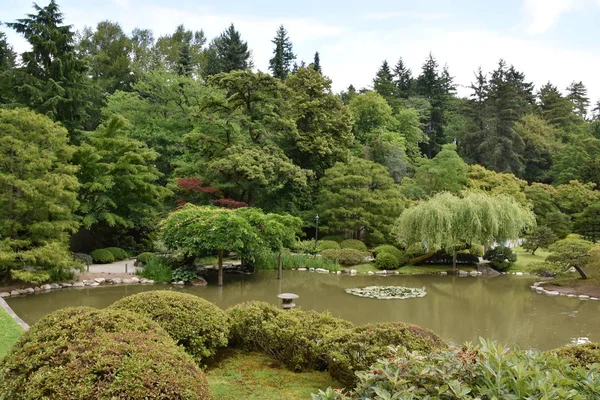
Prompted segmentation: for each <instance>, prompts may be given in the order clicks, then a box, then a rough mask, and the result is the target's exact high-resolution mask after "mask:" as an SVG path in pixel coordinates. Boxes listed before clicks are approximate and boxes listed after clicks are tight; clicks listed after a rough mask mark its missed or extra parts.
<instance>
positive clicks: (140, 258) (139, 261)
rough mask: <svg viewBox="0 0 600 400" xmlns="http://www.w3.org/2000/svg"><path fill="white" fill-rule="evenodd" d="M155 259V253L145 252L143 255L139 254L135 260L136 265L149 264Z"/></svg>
mask: <svg viewBox="0 0 600 400" xmlns="http://www.w3.org/2000/svg"><path fill="white" fill-rule="evenodd" d="M152 257H154V253H152V252H149V251H145V252H143V253H141V254H138V256H137V257H136V258H135V263H136V265H137V264H144V265H146V264H148V261H150V259H151V258H152Z"/></svg>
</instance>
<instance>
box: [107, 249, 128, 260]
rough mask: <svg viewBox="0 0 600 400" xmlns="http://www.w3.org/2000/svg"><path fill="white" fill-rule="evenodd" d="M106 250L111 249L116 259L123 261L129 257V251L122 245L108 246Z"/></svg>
mask: <svg viewBox="0 0 600 400" xmlns="http://www.w3.org/2000/svg"><path fill="white" fill-rule="evenodd" d="M104 250H108V251H110V252H111V254H112V255H113V257H114V258H115V261H121V260H124V259H126V258H127V257H129V255H128V254H127V252H126V251H125V250H123V249H122V248H120V247H107V248H106V249H104Z"/></svg>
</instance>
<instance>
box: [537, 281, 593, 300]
mask: <svg viewBox="0 0 600 400" xmlns="http://www.w3.org/2000/svg"><path fill="white" fill-rule="evenodd" d="M542 286H543V288H544V289H545V290H546V291H550V292H558V293H559V295H560V296H567V297H573V296H574V297H580V296H588V297H590V298H592V299H599V298H600V285H595V284H588V285H581V286H559V285H555V284H553V283H552V281H545V282H542V283H540V287H542ZM580 298H583V297H580Z"/></svg>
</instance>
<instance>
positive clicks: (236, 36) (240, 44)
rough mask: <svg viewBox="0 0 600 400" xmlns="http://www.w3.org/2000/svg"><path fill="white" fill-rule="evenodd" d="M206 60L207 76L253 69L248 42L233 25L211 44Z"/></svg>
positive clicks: (205, 69) (205, 71)
mask: <svg viewBox="0 0 600 400" xmlns="http://www.w3.org/2000/svg"><path fill="white" fill-rule="evenodd" d="M206 58H207V60H206V65H205V68H204V74H205V75H214V74H217V73H219V72H231V71H235V70H246V69H249V68H252V60H251V59H250V50H248V42H245V41H243V40H242V35H241V34H240V32H239V31H237V30H236V29H235V27H234V26H233V24H231V25H230V26H229V27H228V28H227V29H226V30H225V31H223V33H221V35H219V36H218V37H217V38H215V39H214V40H213V41H212V42H211V43H210V45H209V48H208V50H207V52H206Z"/></svg>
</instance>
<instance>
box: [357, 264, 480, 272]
mask: <svg viewBox="0 0 600 400" xmlns="http://www.w3.org/2000/svg"><path fill="white" fill-rule="evenodd" d="M456 268H457V269H462V270H463V271H467V272H469V271H473V270H474V269H475V268H474V267H472V266H468V265H458V266H457V267H456ZM347 269H354V270H356V272H358V273H359V274H366V273H368V272H369V271H372V272H377V271H379V269H377V267H376V266H375V263H373V262H370V263H366V264H360V265H356V266H354V267H348V268H347ZM451 269H452V266H451V265H436V264H431V265H405V266H403V267H400V268H398V269H397V270H396V271H398V272H399V273H400V275H427V274H439V273H440V272H444V271H448V270H451Z"/></svg>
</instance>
